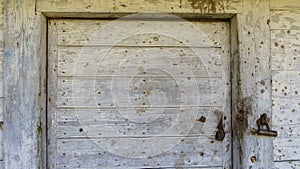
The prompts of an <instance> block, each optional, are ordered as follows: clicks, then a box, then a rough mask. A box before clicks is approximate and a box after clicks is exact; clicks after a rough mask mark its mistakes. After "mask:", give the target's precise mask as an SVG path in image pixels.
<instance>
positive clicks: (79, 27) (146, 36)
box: [57, 19, 229, 47]
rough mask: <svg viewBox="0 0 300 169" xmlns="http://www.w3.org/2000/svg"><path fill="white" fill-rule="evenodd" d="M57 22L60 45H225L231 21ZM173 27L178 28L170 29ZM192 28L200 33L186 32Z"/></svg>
mask: <svg viewBox="0 0 300 169" xmlns="http://www.w3.org/2000/svg"><path fill="white" fill-rule="evenodd" d="M57 24H58V45H92V46H94V45H97V46H99V45H106V46H174V47H176V46H193V47H212V46H214V47H221V46H225V45H226V44H228V37H229V36H228V32H229V24H228V23H227V22H188V21H184V20H178V21H176V20H175V21H172V20H171V21H168V20H167V21H164V20H162V21H156V20H153V19H152V20H145V19H144V20H140V19H139V20H115V21H112V20H87V19H85V20H58V22H57ZM115 27H122V28H123V29H115ZM170 27H172V28H175V27H176V29H174V30H172V31H169V28H170ZM189 27H192V28H193V29H195V30H197V33H198V36H195V32H185V31H186V30H191V29H190V28H189ZM212 27H214V29H211V28H212ZM126 28H130V30H128V29H126ZM111 29H114V31H113V33H111ZM199 39H203V41H199Z"/></svg>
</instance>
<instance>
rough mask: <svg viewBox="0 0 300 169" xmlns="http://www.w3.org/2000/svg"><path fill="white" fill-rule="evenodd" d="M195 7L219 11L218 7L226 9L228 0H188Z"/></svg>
mask: <svg viewBox="0 0 300 169" xmlns="http://www.w3.org/2000/svg"><path fill="white" fill-rule="evenodd" d="M188 1H189V2H190V3H191V5H192V7H193V9H200V11H201V12H213V13H215V12H217V9H219V10H222V11H224V10H225V4H226V2H228V0H188Z"/></svg>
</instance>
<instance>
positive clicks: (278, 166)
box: [274, 161, 300, 169]
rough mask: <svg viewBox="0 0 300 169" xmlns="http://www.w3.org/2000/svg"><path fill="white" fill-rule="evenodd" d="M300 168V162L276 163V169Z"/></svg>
mask: <svg viewBox="0 0 300 169" xmlns="http://www.w3.org/2000/svg"><path fill="white" fill-rule="evenodd" d="M299 167H300V161H280V162H277V161H275V162H274V168H275V169H282V168H295V169H296V168H299Z"/></svg>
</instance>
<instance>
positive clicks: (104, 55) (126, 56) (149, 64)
mask: <svg viewBox="0 0 300 169" xmlns="http://www.w3.org/2000/svg"><path fill="white" fill-rule="evenodd" d="M227 58H229V50H227V49H226V51H224V50H222V49H216V48H192V49H191V48H181V47H178V48H168V47H155V48H135V47H114V48H111V49H109V48H105V47H104V48H103V47H84V48H81V47H79V48H78V47H75V48H74V47H63V48H59V49H58V68H54V69H55V70H56V69H58V70H57V71H58V76H91V75H93V76H95V77H97V76H128V77H129V76H133V74H134V76H136V77H141V76H153V77H154V76H158V77H170V76H172V77H173V78H177V77H222V76H224V74H223V73H224V72H223V71H224V70H225V67H226V64H225V63H222V62H224V60H227ZM136 73H137V74H136Z"/></svg>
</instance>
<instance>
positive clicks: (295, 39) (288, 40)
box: [271, 15, 300, 71]
mask: <svg viewBox="0 0 300 169" xmlns="http://www.w3.org/2000/svg"><path fill="white" fill-rule="evenodd" d="M299 16H300V15H299ZM299 39H300V30H272V31H271V54H272V57H271V69H272V70H280V71H283V70H285V71H291V70H293V71H297V70H300V49H299V47H300V40H299Z"/></svg>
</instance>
